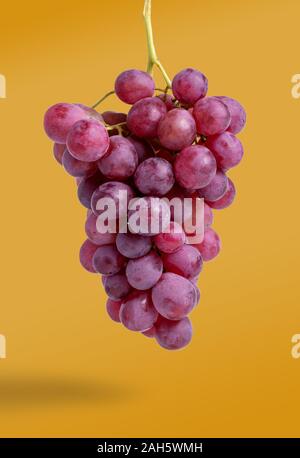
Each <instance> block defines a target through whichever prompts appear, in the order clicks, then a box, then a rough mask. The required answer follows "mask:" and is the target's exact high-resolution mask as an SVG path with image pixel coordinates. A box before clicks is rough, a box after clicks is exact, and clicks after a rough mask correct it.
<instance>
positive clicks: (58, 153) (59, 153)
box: [53, 143, 66, 164]
mask: <svg viewBox="0 0 300 458" xmlns="http://www.w3.org/2000/svg"><path fill="white" fill-rule="evenodd" d="M65 149H66V145H65V144H64V143H54V145H53V155H54V157H55V159H56V160H57V162H58V163H59V164H62V158H63V155H64V152H65Z"/></svg>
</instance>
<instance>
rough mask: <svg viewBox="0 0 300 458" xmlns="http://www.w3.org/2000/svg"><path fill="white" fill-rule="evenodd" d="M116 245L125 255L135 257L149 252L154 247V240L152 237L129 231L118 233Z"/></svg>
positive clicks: (130, 257)
mask: <svg viewBox="0 0 300 458" xmlns="http://www.w3.org/2000/svg"><path fill="white" fill-rule="evenodd" d="M116 245H117V249H118V251H119V252H120V253H121V254H122V255H123V256H125V257H126V258H129V259H135V258H140V257H141V256H145V255H146V254H148V253H149V251H150V250H151V248H152V241H151V238H150V237H144V236H142V235H137V234H130V233H127V234H118V235H117V239H116Z"/></svg>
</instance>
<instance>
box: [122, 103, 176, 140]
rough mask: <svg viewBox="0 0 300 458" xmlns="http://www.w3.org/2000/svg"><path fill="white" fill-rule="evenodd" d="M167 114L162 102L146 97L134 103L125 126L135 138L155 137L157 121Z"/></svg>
mask: <svg viewBox="0 0 300 458" xmlns="http://www.w3.org/2000/svg"><path fill="white" fill-rule="evenodd" d="M166 113H167V108H166V105H165V104H164V102H162V101H161V100H160V99H159V98H157V97H147V98H145V99H142V100H140V101H139V102H136V103H135V104H134V105H133V107H131V109H130V110H129V113H128V117H127V125H128V128H129V129H130V130H131V132H132V133H133V134H134V135H136V136H137V137H144V138H154V137H156V136H157V128H158V124H159V121H160V120H161V119H162V118H163V116H164V115H165V114H166Z"/></svg>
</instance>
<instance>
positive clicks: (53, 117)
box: [44, 103, 88, 144]
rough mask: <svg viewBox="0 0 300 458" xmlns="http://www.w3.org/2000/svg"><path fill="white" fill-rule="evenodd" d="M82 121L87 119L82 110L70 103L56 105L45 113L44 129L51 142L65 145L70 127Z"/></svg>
mask: <svg viewBox="0 0 300 458" xmlns="http://www.w3.org/2000/svg"><path fill="white" fill-rule="evenodd" d="M82 119H88V114H87V113H86V112H85V111H84V110H83V109H82V108H80V107H78V106H76V105H74V104H72V103H57V104H56V105H52V106H51V107H50V108H48V110H47V111H46V113H45V117H44V128H45V131H46V134H47V135H48V137H49V138H51V140H53V141H54V142H56V143H63V144H65V143H66V142H67V136H68V133H69V131H70V129H71V127H72V126H73V125H74V124H75V123H76V122H77V121H80V120H82Z"/></svg>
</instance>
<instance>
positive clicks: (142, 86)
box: [115, 70, 155, 105]
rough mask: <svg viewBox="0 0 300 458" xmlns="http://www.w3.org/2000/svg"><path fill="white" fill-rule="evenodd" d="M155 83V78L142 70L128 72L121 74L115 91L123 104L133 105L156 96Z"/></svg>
mask: <svg viewBox="0 0 300 458" xmlns="http://www.w3.org/2000/svg"><path fill="white" fill-rule="evenodd" d="M154 88H155V83H154V81H153V78H152V77H151V76H150V75H149V74H148V73H146V72H143V71H141V70H126V71H125V72H123V73H121V74H120V75H119V76H118V78H117V79H116V82H115V91H116V94H117V96H118V97H119V99H121V100H122V102H125V103H129V104H130V105H133V104H134V103H136V102H138V101H139V100H141V99H144V98H145V97H151V96H152V95H153V94H154Z"/></svg>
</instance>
